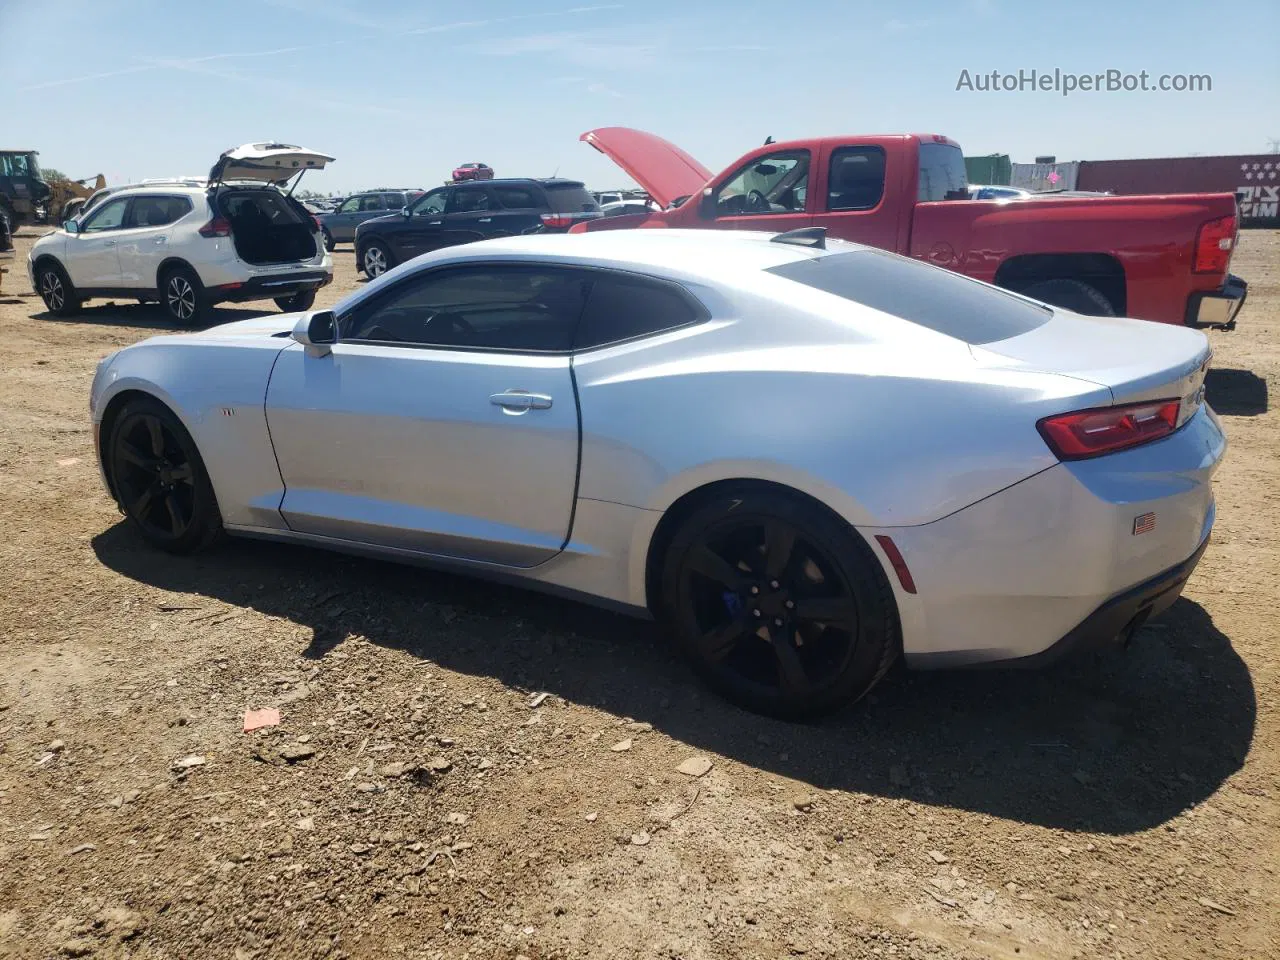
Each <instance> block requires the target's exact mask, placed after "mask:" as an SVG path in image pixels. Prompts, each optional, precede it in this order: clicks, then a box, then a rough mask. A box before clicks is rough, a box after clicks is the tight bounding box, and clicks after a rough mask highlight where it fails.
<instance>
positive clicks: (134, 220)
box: [27, 143, 333, 326]
mask: <svg viewBox="0 0 1280 960" xmlns="http://www.w3.org/2000/svg"><path fill="white" fill-rule="evenodd" d="M332 159H333V158H332V157H326V156H324V155H323V154H319V153H315V152H314V151H311V150H304V149H302V148H301V147H294V146H290V145H287V144H279V143H255V144H246V145H245V146H243V147H239V148H237V149H235V150H228V151H227V152H226V153H224V154H223V155H222V156H221V157H220V158H219V159H218V162H217V164H215V165H214V168H213V171H212V172H211V173H210V175H209V182H208V184H206V185H201V186H193V185H190V184H189V182H188V183H180V182H178V183H168V184H161V183H155V184H147V185H142V184H140V185H138V186H133V187H126V188H123V189H120V190H119V191H117V192H114V193H112V194H111V195H110V196H109V197H107V198H105V199H104V200H102V201H101V202H100V203H98V204H96V205H94V207H93V209H91V210H90V211H89V212H88V213H86V214H84V215H83V216H81V217H80V218H78V219H76V220H68V221H67V222H66V223H65V224H63V225H62V228H61V229H58V230H55V231H54V232H53V233H50V234H48V235H46V236H44V237H41V238H40V239H39V240H37V241H36V243H35V244H34V245H33V246H32V248H31V253H30V255H29V256H28V258H27V272H28V273H29V274H30V277H31V284H32V286H33V287H34V288H35V289H36V291H37V292H38V293H39V294H40V297H41V299H43V300H44V304H45V307H46V308H48V310H49V312H50V313H52V314H53V315H55V316H68V315H70V314H73V313H75V312H76V311H77V310H79V309H80V305H81V304H82V303H83V302H84V301H85V300H88V299H90V298H91V297H121V296H129V297H136V298H138V299H139V300H142V301H144V302H145V301H159V302H160V304H161V306H162V307H163V308H164V310H165V312H166V313H168V315H169V317H170V318H171V319H172V320H174V321H176V322H177V323H179V324H181V325H183V326H194V325H196V324H199V323H201V322H204V321H206V320H207V319H208V311H209V308H210V307H212V306H213V305H214V304H216V303H223V302H228V301H229V302H237V303H239V302H243V301H246V300H267V299H271V300H274V301H275V302H276V305H277V306H278V307H280V309H281V310H285V311H299V310H307V309H309V308H310V307H311V304H312V302H313V301H314V300H315V296H316V290H318V289H319V288H320V287H323V286H325V285H326V284H328V283H330V282H331V281H332V280H333V261H332V260H331V259H330V257H329V253H328V251H326V250H325V248H324V244H323V242H322V241H321V239H320V226H319V224H318V223H317V222H316V220H315V218H314V217H313V216H312V215H311V214H310V213H309V212H308V211H307V209H306V208H305V207H303V206H302V204H301V203H299V202H298V201H297V200H294V199H293V198H292V197H291V196H287V195H286V194H285V193H283V192H282V191H281V190H280V187H281V186H282V185H283V184H285V183H287V182H288V181H289V180H290V179H292V178H293V177H295V176H300V175H301V174H302V173H304V172H305V171H307V170H318V169H323V168H324V166H325V164H326V163H328V162H329V161H331V160H332Z"/></svg>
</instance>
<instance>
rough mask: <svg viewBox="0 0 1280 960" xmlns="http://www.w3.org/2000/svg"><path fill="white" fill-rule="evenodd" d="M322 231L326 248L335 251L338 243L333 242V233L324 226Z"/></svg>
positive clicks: (331, 251)
mask: <svg viewBox="0 0 1280 960" xmlns="http://www.w3.org/2000/svg"><path fill="white" fill-rule="evenodd" d="M320 233H321V235H322V236H323V238H324V248H325V249H326V250H328V251H329V252H330V253H333V248H334V247H336V246H337V244H336V243H334V242H333V234H332V233H330V232H329V230H328V228H324V227H322V228H321V230H320Z"/></svg>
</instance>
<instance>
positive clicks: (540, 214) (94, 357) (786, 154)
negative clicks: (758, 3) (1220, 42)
mask: <svg viewBox="0 0 1280 960" xmlns="http://www.w3.org/2000/svg"><path fill="white" fill-rule="evenodd" d="M584 139H586V140H587V142H588V143H591V144H592V145H593V146H595V147H596V148H597V149H600V150H602V151H603V152H606V153H608V154H609V155H610V156H612V157H614V159H616V160H617V161H618V162H619V164H620V165H621V166H622V167H623V168H624V170H625V171H626V172H627V173H628V174H630V175H631V176H632V177H634V178H635V179H636V180H637V181H638V182H640V183H641V185H642V188H641V189H640V190H637V191H623V190H611V191H596V192H592V191H591V190H590V189H589V187H588V186H587V185H586V184H584V183H583V182H581V181H578V180H573V179H566V178H555V177H553V178H506V177H503V178H498V177H496V176H495V175H494V171H493V170H492V168H490V167H488V166H486V165H485V164H481V163H474V162H468V163H464V164H462V165H460V166H459V167H457V168H455V169H454V170H453V171H452V176H451V177H450V178H449V181H448V182H447V183H445V184H444V185H442V186H438V187H435V188H432V189H427V190H419V189H416V188H378V189H369V190H364V191H361V192H359V193H356V194H352V195H350V196H348V197H345V198H334V199H333V201H332V202H319V203H316V202H314V201H307V202H306V204H304V203H303V202H302V201H300V200H298V199H296V198H295V197H294V196H292V195H291V189H292V188H296V187H297V181H296V180H295V178H296V177H297V176H298V174H299V173H300V172H305V171H306V170H308V169H320V168H323V166H324V165H325V164H326V163H328V162H330V161H331V159H332V158H329V157H327V156H325V155H323V154H319V153H317V152H315V151H311V150H307V149H304V148H301V147H295V146H290V145H286V144H280V143H261V144H246V145H245V146H244V147H242V148H238V149H236V150H231V151H227V152H226V153H224V154H223V155H222V156H221V157H219V158H218V160H217V163H216V164H215V166H214V169H213V171H212V172H211V174H210V175H209V176H208V177H197V178H179V177H175V178H171V179H163V180H151V181H145V182H139V183H136V184H128V185H112V186H110V187H107V188H105V189H103V190H100V191H97V192H96V193H95V194H94V195H93V196H90V197H88V198H87V199H85V202H84V204H83V206H82V207H81V208H80V210H79V212H78V213H77V215H76V217H75V218H74V219H73V220H72V221H71V222H69V223H67V224H64V225H63V226H62V227H61V228H56V229H55V228H48V229H45V228H35V229H33V228H32V227H29V226H28V227H24V228H22V229H20V230H19V231H18V232H17V235H16V237H15V238H14V240H13V241H12V245H13V246H14V247H15V250H14V252H13V256H12V258H11V259H5V258H4V255H5V252H6V251H5V247H6V243H5V230H4V227H3V225H2V224H0V268H3V267H4V266H6V265H8V266H9V267H10V268H11V269H10V272H9V273H7V274H5V275H4V277H3V280H4V283H3V286H0V326H3V327H4V329H5V330H6V334H7V337H6V342H7V345H8V346H7V348H6V350H5V351H4V353H3V354H0V471H3V472H4V474H5V477H6V483H5V484H3V485H0V575H3V578H4V580H5V582H6V585H7V589H6V590H5V591H3V592H0V620H2V621H3V622H5V623H6V625H7V627H6V633H5V638H6V642H5V643H4V644H3V645H0V667H3V669H0V740H2V741H3V749H2V750H0V853H3V855H4V856H3V858H2V859H4V861H5V862H6V863H8V864H10V865H11V869H9V870H7V871H3V872H0V903H3V904H5V906H3V907H0V953H6V951H11V952H13V953H15V955H17V956H41V957H43V956H53V955H63V956H116V955H120V956H125V955H138V956H143V955H148V954H147V951H153V952H155V953H156V954H157V955H160V954H161V953H164V954H166V955H167V954H172V955H175V956H196V955H203V953H202V951H207V948H208V945H209V944H212V943H216V944H218V945H219V947H220V948H221V947H224V946H225V947H226V948H227V950H229V951H231V952H232V953H234V955H235V957H236V960H241V958H253V960H260V958H265V957H269V956H276V955H279V956H293V955H302V954H303V953H307V954H311V955H317V956H321V955H330V956H346V957H351V958H354V957H362V956H372V955H383V954H385V953H386V951H387V949H389V948H388V944H391V945H394V946H395V947H397V948H398V947H399V946H405V947H406V949H408V948H409V945H412V949H414V950H417V951H418V955H420V956H424V957H432V958H435V957H440V958H444V957H452V956H465V955H470V956H476V957H488V956H493V957H501V958H505V960H512V958H518V957H526V958H535V957H544V958H551V957H561V958H570V957H574V958H576V957H593V958H594V957H599V956H607V957H612V956H617V957H628V958H630V957H636V956H645V957H649V956H654V957H658V956H662V957H688V958H690V960H691V958H693V957H733V958H735V960H736V958H737V957H746V956H762V957H764V956H768V957H775V956H789V957H806V958H807V957H815V956H817V957H830V958H832V960H834V958H836V957H839V958H840V960H844V958H845V957H873V956H874V957H881V958H883V957H885V956H896V957H905V958H911V960H938V958H943V960H969V958H979V957H1008V958H1011V957H1015V956H1017V957H1035V958H1046V960H1066V958H1068V957H1093V956H1106V957H1112V956H1115V957H1130V956H1162V957H1163V956H1184V955H1185V956H1197V955H1198V956H1209V957H1215V958H1216V957H1220V956H1240V957H1248V958H1253V957H1258V958H1261V957H1267V956H1271V955H1273V954H1274V952H1275V951H1274V948H1275V946H1276V944H1277V942H1278V941H1277V937H1280V928H1277V926H1276V920H1275V917H1276V915H1277V913H1276V910H1275V906H1276V904H1277V903H1280V880H1278V879H1277V874H1276V871H1275V865H1274V864H1273V863H1272V862H1271V859H1270V858H1269V856H1268V855H1267V854H1266V853H1265V852H1266V851H1269V850H1271V849H1274V848H1275V846H1276V844H1277V843H1280V825H1278V823H1277V819H1276V817H1275V816H1274V813H1275V811H1274V800H1275V798H1274V784H1275V783H1276V782H1277V778H1280V726H1278V725H1277V723H1276V720H1275V717H1276V715H1277V708H1278V707H1280V692H1278V691H1280V657H1277V655H1276V649H1277V648H1276V644H1277V641H1280V628H1278V627H1277V623H1276V620H1275V616H1274V609H1275V606H1276V605H1277V603H1280V575H1278V572H1280V521H1278V520H1277V518H1276V517H1275V516H1274V511H1273V510H1272V509H1271V505H1272V504H1273V502H1274V501H1275V499H1276V498H1277V497H1278V496H1280V479H1278V478H1277V476H1276V471H1275V470H1274V462H1275V450H1276V449H1277V448H1278V447H1280V415H1278V414H1277V413H1276V410H1275V405H1274V403H1273V402H1272V398H1271V396H1270V391H1271V390H1272V389H1275V386H1276V384H1277V383H1278V382H1280V348H1277V346H1276V344H1275V342H1274V331H1275V330H1276V329H1277V328H1278V327H1280V232H1278V231H1261V230H1259V231H1251V232H1246V233H1243V234H1240V233H1238V232H1237V229H1236V227H1237V222H1236V219H1235V216H1234V214H1233V213H1232V212H1231V211H1232V209H1233V208H1232V205H1231V203H1230V198H1229V197H1225V196H1217V195H1194V196H1189V197H1187V198H1183V200H1182V201H1179V202H1178V203H1172V202H1168V201H1166V200H1162V199H1159V198H1157V199H1156V200H1152V201H1148V200H1146V199H1141V198H1139V199H1134V198H1123V197H1102V198H1093V197H1055V198H1045V197H1043V196H1041V197H1030V198H1016V197H1015V198H1008V197H998V196H991V197H977V198H972V199H973V201H974V202H971V198H970V191H969V186H970V185H968V184H966V183H965V182H964V176H963V166H962V165H960V168H959V172H957V158H958V157H959V149H958V147H956V146H955V145H954V144H952V143H950V141H947V140H946V138H943V137H933V138H931V139H930V138H919V137H905V136H904V137H879V138H835V139H833V138H823V139H815V140H799V141H791V142H786V143H780V144H779V143H772V142H771V143H769V144H767V145H766V146H764V147H762V148H759V149H757V150H753V151H749V152H748V153H746V154H744V155H743V157H742V158H741V159H740V160H739V161H737V162H735V163H733V164H731V165H729V167H727V168H726V169H725V170H724V171H723V172H722V173H720V174H712V173H711V172H710V171H709V170H707V169H706V168H703V167H702V166H701V165H700V164H698V163H697V161H696V160H694V159H693V158H692V157H690V156H688V155H687V154H685V153H684V152H683V151H681V150H679V149H678V148H676V147H674V146H673V145H671V144H668V143H666V141H663V140H661V139H660V138H655V137H653V136H652V135H651V134H644V133H643V132H640V131H631V130H621V129H620V128H603V129H599V130H595V131H592V132H591V133H589V134H586V135H584ZM304 182H305V181H304ZM435 182H439V178H437V179H436V181H435ZM86 192H87V191H86ZM1086 204H1092V205H1093V206H1084V205H1086ZM642 225H643V226H644V227H645V228H646V229H638V228H640V227H641V226H642ZM655 226H659V227H677V228H681V229H679V230H670V229H661V230H654V229H649V228H652V227H655ZM1104 226H1105V229H1103V227H1104ZM983 230H987V231H993V232H989V233H987V234H985V235H984V234H983V233H982V231H983ZM747 231H752V232H747ZM992 236H997V237H998V238H999V239H1000V243H999V244H996V243H995V242H994V241H991V240H990V237H992ZM984 237H985V239H984ZM1154 237H1164V238H1166V240H1168V243H1166V244H1165V245H1163V246H1161V244H1159V243H1156V242H1155V241H1154V240H1153V239H1152V238H1154ZM842 238H844V239H842ZM845 239H852V240H857V241H861V242H864V243H867V244H868V246H866V247H858V246H853V245H851V244H848V243H846V242H844V241H845ZM486 240H488V241H493V242H492V243H480V241H486ZM1090 244H1092V245H1090ZM1175 248H1176V249H1175ZM1064 250H1065V251H1069V252H1066V253H1064V252H1063V251H1064ZM886 251H888V252H886ZM974 251H981V253H982V256H980V257H979V256H974V255H972V254H973V252H974ZM893 253H900V254H907V255H908V257H909V258H903V257H897V256H893V255H892V254H893ZM418 258H422V259H418ZM1134 264H1141V266H1142V269H1141V270H1135V269H1133V265H1134ZM397 267H399V268H400V269H399V270H397V271H396V273H395V274H394V275H392V276H384V275H385V274H387V273H388V272H389V271H392V270H394V269H395V268H397ZM934 267H946V268H949V269H948V270H946V271H943V270H936V269H934ZM24 274H25V276H24ZM962 274H967V275H968V276H967V277H966V276H962ZM1135 277H1136V278H1138V279H1137V280H1134V279H1132V278H1135ZM970 278H976V279H980V280H986V281H991V282H993V283H994V286H989V285H986V284H978V283H974V282H973V281H972V279H970ZM1246 280H1247V283H1246ZM1000 288H1004V289H1000ZM1246 295H1247V297H1248V305H1247V307H1243V309H1242V304H1244V302H1245V299H1246ZM264 301H265V303H266V305H265V306H264V304H263V302H264ZM272 301H274V304H272ZM1053 304H1056V305H1057V306H1058V307H1062V308H1068V309H1057V310H1055V309H1054V308H1053V307H1052V306H1051V305H1053ZM272 306H274V309H272ZM1069 311H1077V312H1079V313H1080V314H1091V315H1092V316H1077V315H1075V313H1074V312H1069ZM281 312H283V313H285V314H287V316H281V315H280V314H281ZM1125 314H1128V315H1137V316H1140V317H1143V318H1145V320H1146V321H1152V322H1142V323H1138V322H1132V321H1128V320H1121V319H1117V316H1118V315H1125ZM1188 328H1199V329H1188ZM155 334H164V336H161V337H158V338H156V339H154V340H148V339H147V338H149V337H151V336H153V335H155ZM174 334H176V336H175V335H174ZM140 341H147V342H145V343H141V342H140ZM86 398H88V400H89V404H90V411H89V416H88V417H86V411H85V409H84V408H85V400H86ZM1228 437H1229V440H1230V448H1229V449H1230V452H1229V454H1228V453H1227V452H1226V451H1227V449H1228V448H1227V439H1226V438H1228ZM784 488H785V489H784ZM1211 529H1212V530H1213V531H1214V536H1213V538H1212V539H1209V533H1210V530H1211ZM228 533H229V534H231V535H232V536H231V537H229V538H228V537H225V536H224V534H228ZM315 547H320V548H335V549H336V550H337V551H338V552H326V551H325V550H316V549H312V548H315ZM173 554H181V556H177V557H175V556H173ZM406 560H408V561H412V562H414V563H418V564H423V565H425V566H428V567H429V568H430V569H429V570H423V569H420V568H419V567H415V566H404V565H401V563H400V561H406ZM388 561H391V562H388ZM460 574H462V575H460ZM471 575H474V576H471ZM522 585H523V586H524V587H529V586H533V587H537V588H538V591H539V592H536V593H535V592H529V591H526V590H525V589H522ZM582 600H589V601H591V603H592V604H594V606H586V605H584V604H583V603H581V602H579V601H582ZM619 612H622V613H625V614H628V616H621V615H619ZM649 615H652V616H653V618H654V619H655V620H656V622H657V624H658V626H657V627H655V626H654V625H653V623H651V622H649V621H648V620H647V619H646V617H647V616H649ZM1116 640H1120V641H1123V644H1116V643H1114V642H1113V641H1116ZM1059 653H1067V654H1072V653H1074V654H1076V656H1074V657H1068V658H1067V660H1066V662H1064V663H1061V664H1059V665H1057V666H1055V667H1052V668H1051V669H1050V670H1048V671H1047V672H1028V673H1022V672H1013V671H1007V672H1006V671H990V672H988V671H982V672H978V671H970V672H966V671H944V672H916V671H913V670H907V669H903V668H904V666H905V667H907V668H922V667H923V668H932V667H942V668H949V667H960V666H974V665H990V664H992V663H995V662H1006V665H1008V664H1007V662H1008V661H1020V662H1019V663H1018V664H1017V665H1019V666H1022V665H1036V666H1042V665H1044V663H1045V661H1047V660H1048V659H1051V658H1055V657H1057V655H1058V654H1059ZM1080 654H1087V655H1083V656H1081V655H1080ZM686 664H691V665H692V668H693V669H692V670H691V671H690V670H688V669H687V668H686ZM695 677H697V678H699V679H700V680H702V681H704V682H705V683H706V684H708V685H709V688H710V689H704V687H703V686H702V684H700V683H699V682H698V680H697V679H695ZM873 688H874V689H873ZM854 701H860V705H859V706H858V707H856V708H850V706H849V705H850V704H851V703H853V702H854ZM842 708H843V709H842ZM816 714H827V715H828V717H827V719H826V720H825V721H824V722H823V723H821V724H816V725H801V724H797V723H792V722H786V721H789V720H795V719H799V718H804V717H811V716H813V715H816ZM1259 851H1262V853H1259ZM11 948H12V949H11ZM408 955H413V954H412V953H410V954H408Z"/></svg>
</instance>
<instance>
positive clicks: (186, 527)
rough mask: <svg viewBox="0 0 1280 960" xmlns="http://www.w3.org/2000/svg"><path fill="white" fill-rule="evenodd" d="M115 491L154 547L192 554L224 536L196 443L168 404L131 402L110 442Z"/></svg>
mask: <svg viewBox="0 0 1280 960" xmlns="http://www.w3.org/2000/svg"><path fill="white" fill-rule="evenodd" d="M106 449H107V464H108V469H109V470H110V471H111V482H112V489H113V490H114V491H115V494H116V498H117V500H118V501H119V503H120V507H121V509H123V510H124V512H125V516H127V517H128V518H129V521H130V522H131V523H132V524H133V526H134V527H135V528H136V529H137V530H138V532H139V533H141V534H142V536H143V539H145V540H146V541H147V542H148V543H150V544H151V545H152V546H155V547H159V548H160V549H161V550H167V551H168V552H170V553H192V552H194V551H196V550H199V549H200V548H202V547H205V546H207V545H209V544H210V543H212V542H213V541H214V540H215V539H216V538H217V536H218V534H219V533H220V532H221V531H222V518H221V516H220V514H219V512H218V501H217V498H216V497H215V496H214V493H213V485H212V484H211V483H210V482H209V474H208V473H207V472H206V471H205V467H204V461H203V460H202V459H201V458H200V453H199V451H198V450H197V449H196V445H195V441H193V440H192V439H191V435H190V434H189V433H187V431H186V428H185V427H183V425H182V422H181V421H180V420H178V418H177V417H176V416H174V414H173V412H172V411H171V410H169V408H168V407H166V406H165V405H164V404H162V403H160V402H159V401H158V400H153V399H151V398H150V397H145V398H139V399H136V400H130V401H129V402H128V403H127V404H126V405H125V407H124V409H123V410H121V411H120V414H119V416H117V417H116V418H115V420H114V422H113V424H112V427H111V432H110V436H109V437H108V438H107V448H106Z"/></svg>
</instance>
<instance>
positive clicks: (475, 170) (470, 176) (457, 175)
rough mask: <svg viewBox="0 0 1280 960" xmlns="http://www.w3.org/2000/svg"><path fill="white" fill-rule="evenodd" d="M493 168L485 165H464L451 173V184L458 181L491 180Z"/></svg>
mask: <svg viewBox="0 0 1280 960" xmlns="http://www.w3.org/2000/svg"><path fill="white" fill-rule="evenodd" d="M492 179H493V167H491V166H489V165H488V164H487V163H464V164H463V165H462V166H460V167H457V168H455V169H454V171H453V182H454V183H457V182H458V181H459V180H492Z"/></svg>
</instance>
